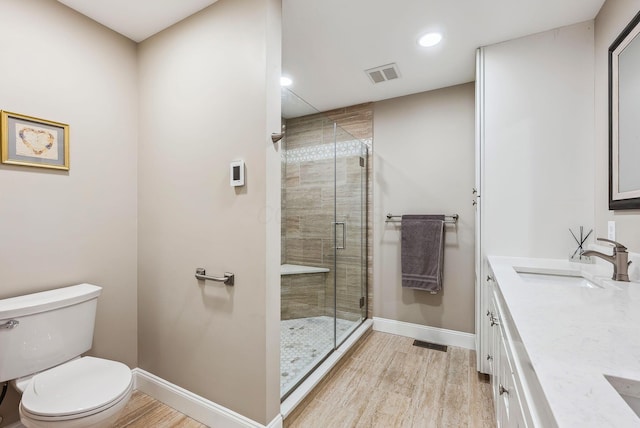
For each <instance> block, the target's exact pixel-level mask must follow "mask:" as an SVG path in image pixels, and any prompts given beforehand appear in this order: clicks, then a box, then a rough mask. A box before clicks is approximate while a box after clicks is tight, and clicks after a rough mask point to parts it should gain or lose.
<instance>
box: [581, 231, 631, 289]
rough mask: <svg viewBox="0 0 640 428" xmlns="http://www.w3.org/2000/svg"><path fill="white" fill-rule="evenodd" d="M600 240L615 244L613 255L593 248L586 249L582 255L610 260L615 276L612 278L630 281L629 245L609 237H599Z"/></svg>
mask: <svg viewBox="0 0 640 428" xmlns="http://www.w3.org/2000/svg"><path fill="white" fill-rule="evenodd" d="M598 241H604V242H608V243H609V244H613V245H614V247H613V255H611V256H609V255H607V254H603V253H601V252H599V251H593V250H587V251H584V252H583V253H582V255H583V256H596V257H600V258H601V259H603V260H606V261H608V262H609V263H611V264H612V265H613V277H612V278H611V279H613V280H614V281H624V282H629V265H630V264H631V262H630V261H628V260H629V253H628V252H627V247H625V246H624V245H622V244H620V243H618V242H616V241H611V240H609V239H604V238H598Z"/></svg>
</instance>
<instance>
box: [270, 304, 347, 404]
mask: <svg viewBox="0 0 640 428" xmlns="http://www.w3.org/2000/svg"><path fill="white" fill-rule="evenodd" d="M357 325H358V323H357V322H354V321H347V320H343V319H339V318H338V319H337V320H336V330H337V336H338V338H341V337H342V336H343V335H344V334H346V333H347V332H349V331H350V330H351V329H352V328H355V326H357ZM339 341H340V340H339ZM339 341H338V342H339ZM331 349H333V318H332V317H328V316H320V317H310V318H296V319H291V320H282V321H280V394H284V393H286V392H287V391H288V390H289V389H290V388H291V387H293V386H294V385H295V384H296V383H297V382H298V381H299V380H300V378H301V377H302V376H304V375H305V374H306V373H307V371H309V369H310V368H311V367H313V366H315V365H316V364H317V363H318V362H319V361H320V359H322V358H323V357H324V356H325V355H326V354H327V352H328V351H329V350H331Z"/></svg>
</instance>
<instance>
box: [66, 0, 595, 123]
mask: <svg viewBox="0 0 640 428" xmlns="http://www.w3.org/2000/svg"><path fill="white" fill-rule="evenodd" d="M58 1H60V2H61V3H64V4H66V5H67V6H69V7H71V8H73V9H75V10H77V11H78V12H80V13H82V14H84V15H86V16H88V17H90V18H92V19H94V20H95V21H97V22H99V23H101V24H103V25H105V26H107V27H109V28H111V29H113V30H115V31H117V32H119V33H121V34H123V35H125V36H126V37H128V38H130V39H132V40H134V41H136V42H140V41H142V40H144V39H146V38H148V37H150V36H151V35H153V34H155V33H157V32H159V31H161V30H163V29H164V28H167V27H169V26H171V25H173V24H174V23H176V22H178V21H181V20H182V19H184V18H186V17H187V16H189V15H191V14H193V13H196V12H198V11H199V10H201V9H203V8H205V7H207V6H209V5H210V4H213V3H215V1H216V0H179V1H178V0H91V1H88V0H58ZM282 3H283V6H282V7H283V40H282V50H283V52H282V55H283V58H282V69H283V74H285V75H288V76H290V77H291V78H292V79H293V84H292V85H291V86H290V87H289V89H290V90H291V91H292V92H293V93H295V94H297V96H298V97H300V98H302V99H304V100H305V101H306V102H305V101H301V100H299V99H298V97H296V96H295V95H293V94H289V95H288V96H286V97H283V103H285V104H287V103H289V102H292V103H293V104H291V105H290V106H288V104H287V105H285V106H284V107H283V110H285V114H286V116H285V117H293V116H296V115H300V114H305V113H308V112H309V111H313V109H312V108H311V107H310V106H309V104H310V105H312V106H313V107H315V108H316V109H318V110H319V111H325V110H329V109H332V108H337V107H343V106H348V105H354V104H359V103H362V102H368V101H379V100H382V99H387V98H394V97H398V96H402V95H408V94H413V93H417V92H423V91H428V90H433V89H437V88H443V87H447V86H451V85H456V84H460V83H465V82H471V81H473V80H474V78H475V49H476V48H477V47H479V46H485V45H490V44H494V43H498V42H502V41H506V40H510V39H514V38H518V37H522V36H525V35H528V34H533V33H537V32H541V31H546V30H550V29H553V28H557V27H561V26H564V25H569V24H574V23H578V22H583V21H587V20H590V19H593V18H594V17H595V16H596V14H597V13H598V11H599V10H600V8H601V7H602V4H603V3H604V0H516V1H514V0H483V1H480V0H455V1H451V0H396V1H393V2H392V1H390V0H282ZM430 31H439V32H441V33H442V34H443V36H444V37H443V41H442V43H440V44H439V45H438V46H436V47H433V48H422V47H420V46H418V44H417V42H416V41H417V39H418V37H419V36H420V35H422V34H423V33H425V32H430ZM389 63H396V64H397V66H398V69H399V71H400V78H398V79H396V80H390V81H387V82H382V83H379V84H376V85H374V84H372V83H371V80H370V79H369V77H368V76H367V75H366V74H365V72H364V70H365V69H369V68H373V67H377V66H381V65H385V64H389Z"/></svg>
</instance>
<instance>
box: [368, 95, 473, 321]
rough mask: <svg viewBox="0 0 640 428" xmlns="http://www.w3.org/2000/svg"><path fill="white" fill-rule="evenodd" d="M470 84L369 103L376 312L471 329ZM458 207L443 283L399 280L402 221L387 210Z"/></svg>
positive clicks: (444, 211) (443, 210)
mask: <svg viewBox="0 0 640 428" xmlns="http://www.w3.org/2000/svg"><path fill="white" fill-rule="evenodd" d="M474 98H475V95H474V85H473V83H467V84H464V85H458V86H453V87H450V88H445V89H440V90H437V91H431V92H424V93H421V94H416V95H409V96H406V97H401V98H394V99H391V100H387V101H381V102H377V103H375V105H374V117H375V120H374V131H373V135H374V143H373V146H374V150H373V153H374V166H373V171H374V172H373V174H374V196H373V201H374V210H373V227H374V237H373V239H374V244H373V257H374V260H373V269H374V274H373V275H374V280H373V287H374V290H373V294H374V307H373V316H375V317H382V318H388V319H392V320H398V321H404V322H410V323H416V324H423V325H428V326H432V327H440V328H445V329H450V330H457V331H463V332H468V333H472V332H473V331H474V292H473V287H474V273H473V272H474V262H473V260H474V258H473V257H474V242H475V241H474V239H475V238H474V223H475V220H474V210H473V207H472V205H471V201H472V197H471V189H472V188H473V186H474ZM388 212H390V213H393V214H397V215H400V214H453V213H457V214H459V215H460V220H459V222H458V225H457V227H451V226H446V228H447V231H446V241H445V256H444V257H445V268H444V285H443V291H442V292H441V293H438V294H437V295H431V294H429V293H425V292H423V291H419V290H412V289H403V288H402V287H401V280H400V278H401V270H400V227H399V226H398V224H397V223H396V224H391V223H389V224H387V223H385V222H384V220H385V214H386V213H388Z"/></svg>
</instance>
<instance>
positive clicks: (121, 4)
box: [58, 0, 217, 42]
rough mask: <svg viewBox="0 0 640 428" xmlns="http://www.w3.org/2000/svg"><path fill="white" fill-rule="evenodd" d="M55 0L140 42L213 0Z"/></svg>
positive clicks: (214, 0) (213, 1) (197, 10)
mask: <svg viewBox="0 0 640 428" xmlns="http://www.w3.org/2000/svg"><path fill="white" fill-rule="evenodd" d="M58 1H59V2H60V3H63V4H66V5H67V6H69V7H70V8H72V9H75V10H77V11H78V12H80V13H81V14H83V15H86V16H88V17H89V18H91V19H93V20H94V21H97V22H99V23H100V24H102V25H104V26H105V27H108V28H111V29H112V30H114V31H116V32H118V33H120V34H122V35H123V36H126V37H128V38H130V39H131V40H133V41H134V42H141V41H143V40H144V39H146V38H148V37H151V36H153V35H154V34H156V33H158V32H160V31H162V30H164V29H165V28H167V27H170V26H172V25H173V24H175V23H176V22H178V21H182V20H183V19H184V18H186V17H188V16H190V15H193V14H194V13H196V12H199V11H201V10H202V9H204V8H205V7H207V6H209V5H211V4H213V3H215V2H216V1H217V0H58Z"/></svg>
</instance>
